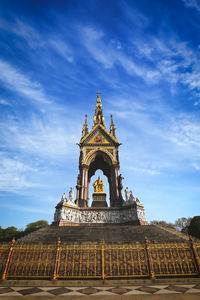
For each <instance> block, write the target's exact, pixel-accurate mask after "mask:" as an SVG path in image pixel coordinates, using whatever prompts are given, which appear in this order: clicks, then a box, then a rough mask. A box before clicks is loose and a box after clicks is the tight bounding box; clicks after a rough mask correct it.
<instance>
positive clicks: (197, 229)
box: [188, 216, 200, 239]
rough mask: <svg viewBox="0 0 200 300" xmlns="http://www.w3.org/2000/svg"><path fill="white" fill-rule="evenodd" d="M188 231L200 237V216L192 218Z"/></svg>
mask: <svg viewBox="0 0 200 300" xmlns="http://www.w3.org/2000/svg"><path fill="white" fill-rule="evenodd" d="M188 233H189V235H192V236H194V237H196V238H199V239H200V216H195V217H193V218H192V220H191V222H190V225H189V226H188Z"/></svg>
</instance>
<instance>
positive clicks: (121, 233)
mask: <svg viewBox="0 0 200 300" xmlns="http://www.w3.org/2000/svg"><path fill="white" fill-rule="evenodd" d="M59 237H60V239H61V242H63V243H67V242H68V243H70V242H71V243H74V242H78V243H79V242H80V243H86V242H87V243H88V242H89V243H90V242H100V241H102V240H104V241H105V242H106V243H122V242H127V243H128V242H131V243H134V242H140V243H143V242H144V240H145V237H147V239H148V240H149V241H150V242H151V243H153V242H157V243H164V242H165V243H167V242H185V241H186V237H187V236H186V235H185V236H179V235H177V234H175V233H173V232H169V231H166V230H164V229H162V228H160V227H157V226H155V225H148V226H133V225H107V226H63V227H56V226H50V227H45V228H40V229H39V230H36V231H34V232H32V233H30V234H28V235H26V236H24V237H22V238H20V239H18V242H29V243H40V242H42V243H56V242H57V240H58V238H59Z"/></svg>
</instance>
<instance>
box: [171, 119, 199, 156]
mask: <svg viewBox="0 0 200 300" xmlns="http://www.w3.org/2000/svg"><path fill="white" fill-rule="evenodd" d="M179 118H180V119H179ZM179 118H176V119H174V121H172V124H171V137H170V139H171V141H172V142H174V143H176V144H177V145H179V146H181V147H183V149H185V147H189V148H190V149H191V148H192V150H193V151H196V152H197V153H198V151H200V122H199V121H197V120H193V119H192V118H191V117H188V116H187V115H181V116H180V117H179ZM199 153H200V152H199ZM199 155H200V154H199Z"/></svg>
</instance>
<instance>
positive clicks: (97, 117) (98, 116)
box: [93, 92, 105, 126]
mask: <svg viewBox="0 0 200 300" xmlns="http://www.w3.org/2000/svg"><path fill="white" fill-rule="evenodd" d="M100 94H101V93H100V92H97V103H96V108H95V114H94V122H93V126H95V125H96V124H102V125H103V126H105V125H104V116H103V109H102V104H101V98H100Z"/></svg>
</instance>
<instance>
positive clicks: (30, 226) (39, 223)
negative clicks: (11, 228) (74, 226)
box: [25, 220, 49, 230]
mask: <svg viewBox="0 0 200 300" xmlns="http://www.w3.org/2000/svg"><path fill="white" fill-rule="evenodd" d="M47 226H49V223H48V222H47V221H45V220H39V221H36V222H32V223H29V224H27V225H26V229H25V230H32V229H38V228H41V227H47Z"/></svg>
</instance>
